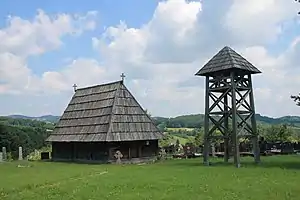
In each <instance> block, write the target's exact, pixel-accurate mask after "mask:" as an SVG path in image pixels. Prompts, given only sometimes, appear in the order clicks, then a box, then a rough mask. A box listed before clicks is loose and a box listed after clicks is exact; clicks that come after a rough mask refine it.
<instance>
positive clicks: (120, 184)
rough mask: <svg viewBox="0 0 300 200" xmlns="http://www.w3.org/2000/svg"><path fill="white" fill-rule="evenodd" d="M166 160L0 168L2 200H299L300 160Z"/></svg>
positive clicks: (42, 164)
mask: <svg viewBox="0 0 300 200" xmlns="http://www.w3.org/2000/svg"><path fill="white" fill-rule="evenodd" d="M201 161H202V160H201V159H188V160H169V161H164V162H160V163H155V164H146V165H124V166H122V165H86V164H67V163H50V162H49V163H43V162H33V163H29V164H30V165H31V167H28V168H19V167H17V165H18V163H17V162H12V163H4V164H3V163H2V164H0V199H1V200H22V199H28V200H42V199H58V200H62V199H63V200H68V199H73V200H75V199H76V200H77V199H81V200H88V199H95V200H99V199H101V200H104V199H109V200H113V199H122V200H127V199H128V200H135V199H136V200H141V199H154V200H157V199H170V200H171V199H172V200H173V199H191V200H196V199H205V200H206V199H214V200H218V199H222V200H234V199H237V200H260V199H261V200H265V199H272V200H284V199H288V200H293V199H295V200H296V199H297V200H299V198H300V157H299V156H272V157H262V161H263V163H261V164H260V165H259V166H256V165H254V164H253V163H252V159H251V158H243V166H242V168H240V169H236V168H235V167H234V166H233V165H231V164H230V165H228V164H224V163H223V162H220V161H221V160H219V159H214V160H212V161H213V164H214V165H212V166H209V167H206V166H203V165H202V164H201Z"/></svg>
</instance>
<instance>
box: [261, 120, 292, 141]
mask: <svg viewBox="0 0 300 200" xmlns="http://www.w3.org/2000/svg"><path fill="white" fill-rule="evenodd" d="M292 135H293V131H292V130H291V129H290V128H288V127H287V125H285V124H283V125H272V126H269V127H266V128H264V129H263V131H262V133H261V136H263V137H264V138H265V140H266V141H268V142H277V141H280V142H290V140H291V139H292Z"/></svg>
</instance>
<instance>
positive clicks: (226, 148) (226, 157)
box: [224, 95, 231, 162]
mask: <svg viewBox="0 0 300 200" xmlns="http://www.w3.org/2000/svg"><path fill="white" fill-rule="evenodd" d="M228 115H229V112H228V95H225V96H224V118H225V120H224V127H225V136H226V137H229V136H230V135H231V133H230V132H229V117H228ZM228 160H229V138H224V161H225V162H228Z"/></svg>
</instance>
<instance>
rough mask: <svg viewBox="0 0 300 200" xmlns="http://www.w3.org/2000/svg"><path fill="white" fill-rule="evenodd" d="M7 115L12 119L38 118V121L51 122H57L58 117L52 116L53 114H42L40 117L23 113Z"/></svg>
mask: <svg viewBox="0 0 300 200" xmlns="http://www.w3.org/2000/svg"><path fill="white" fill-rule="evenodd" d="M7 117H10V118H14V119H31V120H38V121H44V122H51V123H56V122H58V120H59V118H60V116H53V115H43V116H40V117H30V116H25V115H9V116H7Z"/></svg>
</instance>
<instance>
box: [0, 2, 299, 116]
mask: <svg viewBox="0 0 300 200" xmlns="http://www.w3.org/2000/svg"><path fill="white" fill-rule="evenodd" d="M16 5H17V6H16ZM298 10H300V7H299V9H298V8H297V4H296V3H295V2H293V1H286V0H274V1H261V0H244V1H240V0H230V1H221V2H220V1H218V0H202V1H193V0H189V1H186V0H165V1H158V0H157V1H154V0H151V1H150V0H144V1H140V0H126V1H118V2H117V3H116V2H115V1H111V0H103V1H94V0H86V1H83V2H79V1H78V2H75V1H70V0H66V1H56V0H55V1H20V0H19V1H16V0H10V1H8V0H3V1H1V3H0V40H1V41H2V42H1V44H0V72H1V74H0V105H5V106H3V108H1V110H0V115H8V114H25V115H31V116H36V115H44V114H54V115H60V114H61V113H62V112H63V110H64V108H65V107H66V105H67V104H68V101H69V99H70V98H71V96H72V94H73V92H72V85H73V84H74V83H76V84H77V85H79V87H85V86H90V85H93V84H101V83H105V82H108V81H115V80H116V79H119V75H120V74H121V73H122V72H125V73H126V76H127V77H126V85H127V87H128V88H129V89H130V90H131V92H132V93H133V94H134V95H135V96H136V98H137V99H138V101H139V102H140V103H141V104H142V106H143V107H144V108H146V109H148V110H149V111H150V112H151V113H152V114H153V115H159V116H175V115H180V114H191V113H203V112H204V85H203V79H202V78H199V77H195V76H194V74H195V72H196V71H198V70H199V68H201V66H203V64H205V62H207V61H208V59H209V58H210V57H212V56H213V55H214V54H215V53H217V52H218V51H219V50H220V49H221V48H222V47H224V46H225V45H229V46H231V47H232V48H233V49H235V50H236V51H238V52H239V53H240V54H242V55H243V56H244V57H245V58H247V59H248V60H249V61H250V62H252V63H253V64H254V65H256V66H257V67H258V68H259V69H260V70H261V71H263V74H262V75H259V76H255V78H254V87H255V88H254V90H255V99H256V108H257V112H258V113H261V114H264V115H269V116H282V115H299V114H300V112H299V109H297V107H295V105H294V103H293V102H292V101H291V100H290V98H289V96H290V95H291V94H295V93H298V92H299V87H298V86H299V85H300V81H299V80H300V75H299V73H300V68H299V67H298V66H299V64H300V62H299V59H298V58H297V57H298V55H299V54H300V51H299V50H300V48H299V46H300V39H299V38H300V28H299V17H298V16H297V11H298ZM8 16H10V18H9V17H8ZM121 21H122V22H121ZM74 33H76V34H74ZM182 105H184V106H182ZM266 105H269V106H266ZM282 105H284V108H283V107H282Z"/></svg>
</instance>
